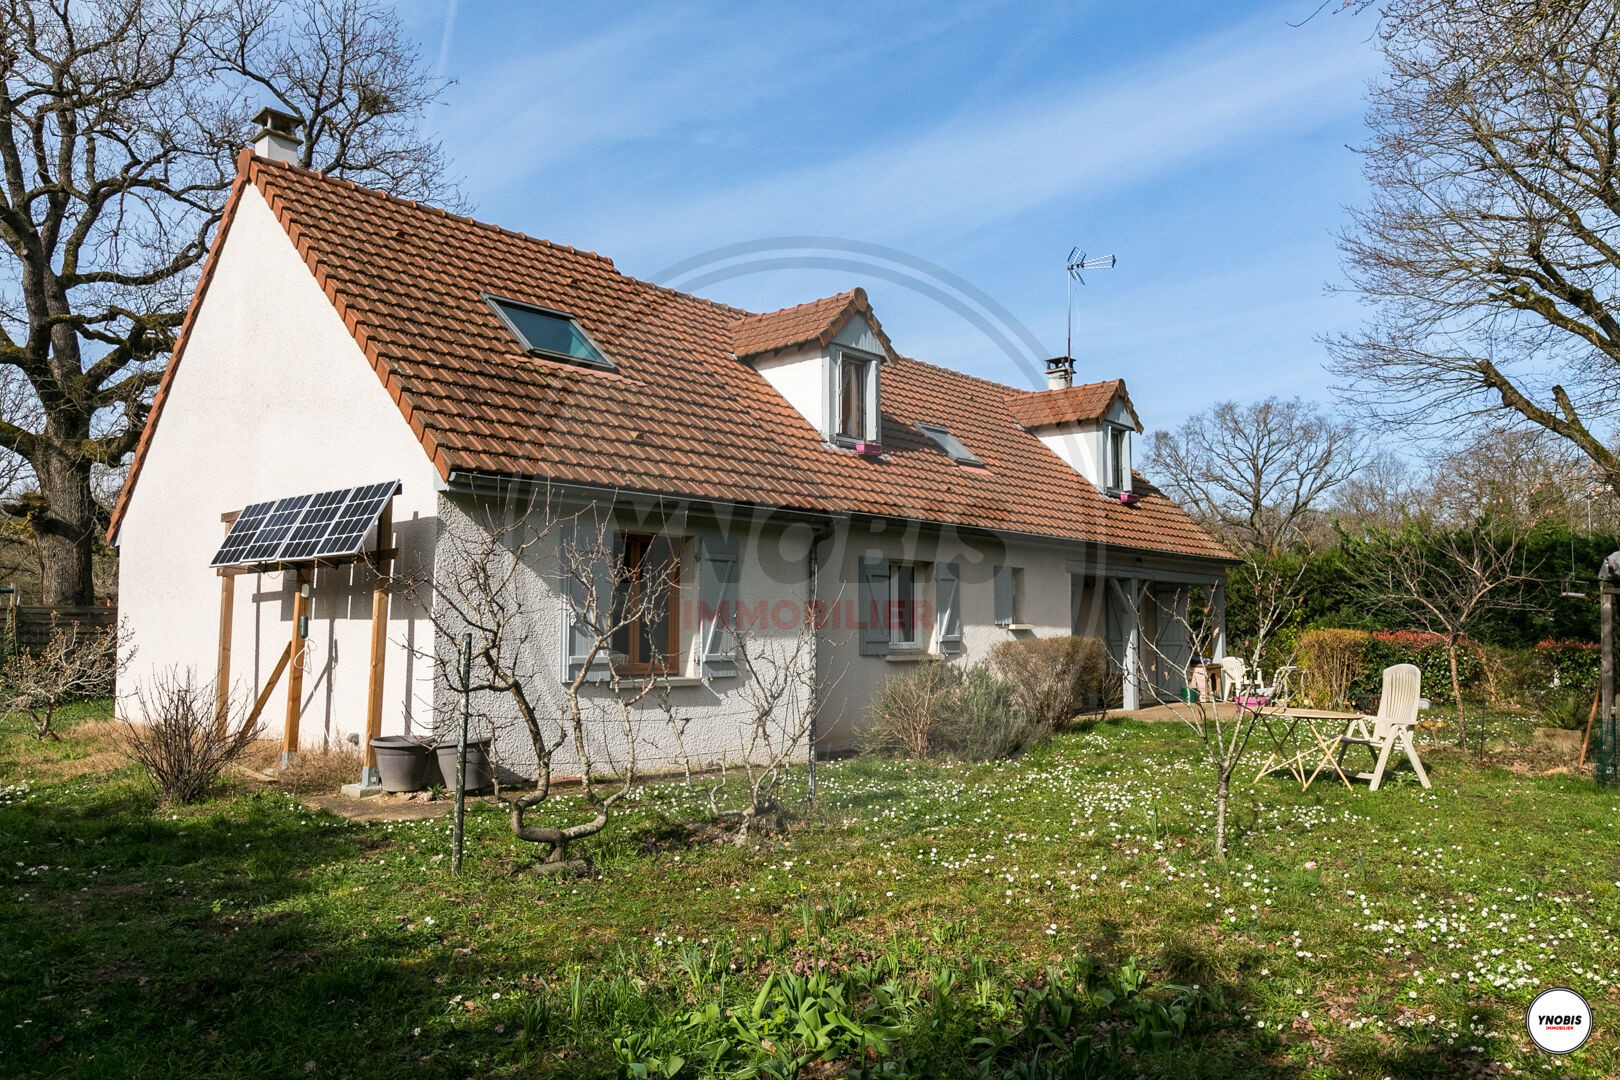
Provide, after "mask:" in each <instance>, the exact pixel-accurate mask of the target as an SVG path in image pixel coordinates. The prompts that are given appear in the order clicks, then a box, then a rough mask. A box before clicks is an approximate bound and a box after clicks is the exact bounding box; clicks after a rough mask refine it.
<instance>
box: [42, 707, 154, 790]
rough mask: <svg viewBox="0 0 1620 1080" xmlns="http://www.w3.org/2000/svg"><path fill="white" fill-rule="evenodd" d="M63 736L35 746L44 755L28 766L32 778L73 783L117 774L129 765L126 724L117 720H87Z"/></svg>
mask: <svg viewBox="0 0 1620 1080" xmlns="http://www.w3.org/2000/svg"><path fill="white" fill-rule="evenodd" d="M61 734H62V738H61V739H60V740H52V739H46V740H43V741H41V742H38V743H35V744H34V745H35V746H37V747H39V748H40V753H39V754H38V755H36V756H34V757H33V759H32V760H29V761H27V762H26V771H27V773H28V775H30V776H31V777H34V778H37V779H39V780H72V779H74V778H76V777H80V776H101V775H106V774H108V773H114V772H117V771H118V770H119V769H122V768H123V767H124V766H125V765H127V764H129V755H128V754H127V753H125V752H124V734H123V724H121V723H119V722H118V721H117V720H86V721H85V722H84V723H82V724H75V725H73V726H72V727H70V728H67V729H66V730H64V731H63V732H62V733H61Z"/></svg>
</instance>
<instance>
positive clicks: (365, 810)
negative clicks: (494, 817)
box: [298, 794, 498, 821]
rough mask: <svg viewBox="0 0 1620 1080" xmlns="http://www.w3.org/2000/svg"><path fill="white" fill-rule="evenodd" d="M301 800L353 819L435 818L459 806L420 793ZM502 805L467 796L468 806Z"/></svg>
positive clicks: (403, 819) (488, 799) (414, 819)
mask: <svg viewBox="0 0 1620 1080" xmlns="http://www.w3.org/2000/svg"><path fill="white" fill-rule="evenodd" d="M298 801H299V802H301V803H303V804H304V805H305V806H307V807H309V808H310V809H311V810H326V811H329V812H331V813H333V814H336V815H337V816H338V817H341V818H348V819H349V820H350V821H431V820H432V819H434V818H441V817H444V816H445V815H446V814H449V813H450V812H451V811H452V810H454V809H455V807H456V801H455V800H454V799H427V798H423V797H422V796H421V795H420V794H418V795H416V796H415V797H412V796H410V795H372V796H370V797H368V798H364V799H351V798H349V797H348V796H346V795H303V796H300V797H299V800H298ZM478 803H486V804H488V805H490V806H495V805H498V804H497V803H496V801H495V798H494V797H493V796H489V795H481V796H472V795H469V796H468V797H467V805H468V806H473V805H476V804H478Z"/></svg>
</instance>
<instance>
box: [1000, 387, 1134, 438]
mask: <svg viewBox="0 0 1620 1080" xmlns="http://www.w3.org/2000/svg"><path fill="white" fill-rule="evenodd" d="M1115 400H1121V401H1124V402H1125V410H1126V411H1127V412H1128V413H1130V417H1131V420H1132V421H1134V422H1135V424H1136V430H1137V431H1141V430H1142V421H1141V419H1140V418H1139V417H1137V415H1136V409H1135V407H1134V406H1132V405H1131V399H1130V395H1128V394H1126V393H1125V380H1124V379H1109V380H1108V381H1106V382H1094V383H1086V384H1084V385H1082V386H1066V387H1064V388H1063V389H1061V390H1039V391H1030V390H1023V391H1014V392H1013V393H1012V394H1011V395H1010V396H1009V397H1008V398H1007V408H1008V409H1009V410H1011V412H1012V414H1013V416H1014V417H1015V418H1017V420H1018V422H1019V423H1020V424H1021V425H1023V426H1024V427H1026V428H1028V429H1030V430H1031V431H1033V430H1034V429H1036V428H1041V427H1053V426H1056V425H1058V424H1072V423H1074V422H1076V421H1087V420H1101V419H1102V418H1103V417H1105V416H1107V415H1108V410H1109V408H1110V407H1111V406H1112V405H1113V404H1114V402H1115Z"/></svg>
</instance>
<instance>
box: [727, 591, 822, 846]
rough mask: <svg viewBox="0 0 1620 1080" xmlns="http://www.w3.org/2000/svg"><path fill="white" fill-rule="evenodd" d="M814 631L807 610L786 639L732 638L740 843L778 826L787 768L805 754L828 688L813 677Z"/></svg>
mask: <svg viewBox="0 0 1620 1080" xmlns="http://www.w3.org/2000/svg"><path fill="white" fill-rule="evenodd" d="M816 633H817V629H816V627H815V625H814V622H813V615H812V614H811V613H809V612H806V615H805V619H804V622H803V625H802V627H801V628H800V631H799V632H798V633H797V634H795V635H794V636H793V637H792V638H791V639H787V640H784V639H782V638H780V637H772V636H769V635H764V634H759V633H756V632H752V631H738V632H737V633H736V634H735V642H736V647H735V652H734V655H735V658H736V664H737V673H738V674H739V675H741V676H742V685H741V687H740V688H739V690H738V697H739V699H740V700H741V701H742V702H743V703H744V704H745V705H746V707H747V709H748V716H747V719H746V721H745V722H746V724H747V727H746V729H745V730H744V733H743V743H742V764H741V768H742V772H743V776H744V779H745V780H746V782H747V788H746V791H745V794H746V796H747V798H748V804H747V805H746V806H745V807H743V809H742V811H741V812H740V813H739V815H738V818H739V820H738V826H737V843H739V844H741V843H744V842H746V841H747V839H748V836H749V830H750V829H758V830H761V831H766V832H770V831H775V830H776V829H778V828H780V826H781V820H780V816H781V799H780V794H781V789H782V784H783V783H784V782H785V781H786V780H787V776H788V766H789V764H790V763H791V762H792V761H793V759H794V758H796V757H798V756H799V755H800V754H802V753H803V752H804V750H805V747H806V744H807V742H808V740H809V739H810V738H811V737H812V735H813V733H814V730H815V723H816V716H817V714H818V713H819V712H820V711H821V706H822V702H823V701H825V700H826V690H827V688H826V687H825V686H823V685H822V684H821V683H820V682H819V681H818V679H817V672H816V646H817V641H816Z"/></svg>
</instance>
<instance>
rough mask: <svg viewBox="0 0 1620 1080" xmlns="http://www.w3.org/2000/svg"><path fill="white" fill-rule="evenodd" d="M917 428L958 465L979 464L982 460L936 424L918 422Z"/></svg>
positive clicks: (981, 463) (959, 440)
mask: <svg viewBox="0 0 1620 1080" xmlns="http://www.w3.org/2000/svg"><path fill="white" fill-rule="evenodd" d="M917 430H918V431H920V432H922V433H923V434H924V435H926V436H928V437H929V438H930V439H932V440H934V442H935V444H937V445H938V446H939V448H940V449H941V450H943V451H945V453H946V454H947V455H949V456H950V459H951V460H952V461H954V462H956V463H957V464H958V465H980V466H982V465H983V464H984V462H982V461H980V460H979V459H978V458H976V457H974V456H973V451H971V450H969V449H968V448H967V447H966V446H964V445H963V444H962V440H961V439H958V438H957V437H956V436H955V435H952V434H951V433H950V432H949V431H946V430H945V429H944V428H942V427H940V426H939V425H938V424H918V425H917Z"/></svg>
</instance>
